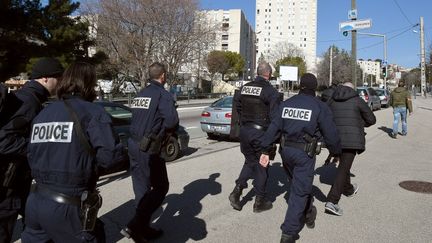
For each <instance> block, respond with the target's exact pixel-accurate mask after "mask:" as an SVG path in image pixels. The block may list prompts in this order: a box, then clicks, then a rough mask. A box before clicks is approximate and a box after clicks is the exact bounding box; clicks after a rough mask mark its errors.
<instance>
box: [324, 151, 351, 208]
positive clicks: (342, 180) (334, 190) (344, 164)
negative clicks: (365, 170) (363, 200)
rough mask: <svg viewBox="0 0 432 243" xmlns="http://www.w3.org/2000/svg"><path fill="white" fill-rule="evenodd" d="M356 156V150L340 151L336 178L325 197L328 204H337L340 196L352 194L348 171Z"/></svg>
mask: <svg viewBox="0 0 432 243" xmlns="http://www.w3.org/2000/svg"><path fill="white" fill-rule="evenodd" d="M356 154H357V150H354V149H343V150H342V154H341V156H340V161H339V166H338V168H337V174H336V178H335V181H334V182H333V185H332V187H331V189H330V192H329V193H328V195H327V201H328V202H331V203H334V204H337V203H339V200H340V198H341V195H342V194H344V195H351V194H352V193H353V192H354V188H353V186H352V184H351V177H350V169H351V166H352V163H353V161H354V157H355V156H356Z"/></svg>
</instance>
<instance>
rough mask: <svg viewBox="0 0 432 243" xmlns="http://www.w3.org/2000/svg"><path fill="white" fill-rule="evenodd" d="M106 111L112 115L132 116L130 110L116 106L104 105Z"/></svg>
mask: <svg viewBox="0 0 432 243" xmlns="http://www.w3.org/2000/svg"><path fill="white" fill-rule="evenodd" d="M104 109H105V111H106V112H108V113H109V114H110V115H111V116H112V117H115V118H121V119H125V118H126V119H127V118H131V117H132V112H130V111H128V110H126V109H123V108H121V107H117V106H104Z"/></svg>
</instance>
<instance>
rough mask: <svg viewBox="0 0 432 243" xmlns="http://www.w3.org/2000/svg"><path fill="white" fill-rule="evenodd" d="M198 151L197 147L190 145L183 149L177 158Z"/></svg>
mask: <svg viewBox="0 0 432 243" xmlns="http://www.w3.org/2000/svg"><path fill="white" fill-rule="evenodd" d="M196 151H198V149H197V148H191V147H188V148H186V149H184V150H183V151H182V155H181V156H180V157H179V158H177V159H180V158H183V157H184V156H189V155H191V154H193V153H195V152H196Z"/></svg>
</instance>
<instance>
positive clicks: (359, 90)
mask: <svg viewBox="0 0 432 243" xmlns="http://www.w3.org/2000/svg"><path fill="white" fill-rule="evenodd" d="M357 93H358V94H359V95H361V96H364V95H365V94H366V92H365V90H364V89H357Z"/></svg>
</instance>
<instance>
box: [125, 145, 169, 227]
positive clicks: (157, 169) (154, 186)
mask: <svg viewBox="0 0 432 243" xmlns="http://www.w3.org/2000/svg"><path fill="white" fill-rule="evenodd" d="M129 146H130V150H129V157H130V160H131V175H132V183H133V187H134V192H135V200H136V203H137V208H136V212H135V216H134V217H133V218H132V220H131V221H130V222H129V223H128V228H129V229H131V230H132V231H135V232H142V230H143V229H146V228H148V227H149V224H150V220H151V217H152V214H153V213H154V212H155V211H156V210H157V209H158V208H159V207H160V206H161V205H162V202H163V200H164V199H165V196H166V194H167V193H168V188H169V182H168V174H167V169H166V164H165V161H164V160H163V159H162V158H160V156H159V155H150V154H148V153H143V152H140V151H139V152H138V151H137V150H136V149H137V148H136V147H135V144H134V145H131V143H129ZM134 150H135V152H137V153H134Z"/></svg>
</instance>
